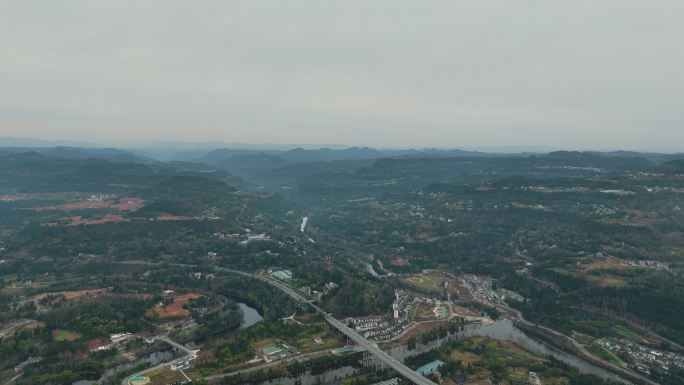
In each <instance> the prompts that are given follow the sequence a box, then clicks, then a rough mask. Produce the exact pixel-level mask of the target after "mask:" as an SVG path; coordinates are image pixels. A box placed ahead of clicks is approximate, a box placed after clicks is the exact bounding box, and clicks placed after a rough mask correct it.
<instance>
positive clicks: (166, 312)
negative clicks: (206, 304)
mask: <svg viewBox="0 0 684 385" xmlns="http://www.w3.org/2000/svg"><path fill="white" fill-rule="evenodd" d="M199 297H204V295H202V294H185V295H180V296H178V297H174V299H173V303H170V304H168V305H166V306H162V307H156V308H152V309H149V310H147V312H146V313H145V315H147V316H148V317H154V316H155V315H156V316H158V317H159V318H184V317H187V316H189V315H190V312H189V311H187V310H185V309H183V305H185V304H186V303H187V302H188V301H189V300H191V299H193V298H199Z"/></svg>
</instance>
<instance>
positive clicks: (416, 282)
mask: <svg viewBox="0 0 684 385" xmlns="http://www.w3.org/2000/svg"><path fill="white" fill-rule="evenodd" d="M404 282H406V283H408V284H409V285H411V286H414V287H416V288H418V289H422V290H427V291H439V290H440V289H441V285H440V281H439V280H436V279H434V278H431V277H428V276H425V275H415V276H412V277H408V278H406V279H405V280H404Z"/></svg>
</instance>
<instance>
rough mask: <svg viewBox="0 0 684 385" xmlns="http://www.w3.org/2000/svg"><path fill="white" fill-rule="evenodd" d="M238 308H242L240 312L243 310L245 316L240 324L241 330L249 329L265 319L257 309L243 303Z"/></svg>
mask: <svg viewBox="0 0 684 385" xmlns="http://www.w3.org/2000/svg"><path fill="white" fill-rule="evenodd" d="M238 306H239V307H240V310H242V314H243V316H242V322H241V323H240V329H247V328H248V327H250V326H252V325H254V324H256V323H258V322H261V321H263V320H264V317H263V316H262V315H261V314H259V312H258V311H257V310H256V309H255V308H253V307H249V306H248V305H247V304H244V303H242V302H239V303H238Z"/></svg>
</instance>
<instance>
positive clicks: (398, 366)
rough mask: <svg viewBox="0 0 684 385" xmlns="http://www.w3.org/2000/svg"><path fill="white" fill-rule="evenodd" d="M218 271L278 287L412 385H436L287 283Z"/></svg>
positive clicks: (231, 271) (242, 272)
mask: <svg viewBox="0 0 684 385" xmlns="http://www.w3.org/2000/svg"><path fill="white" fill-rule="evenodd" d="M216 269H217V270H220V271H225V272H229V273H234V274H239V275H242V276H246V277H251V278H255V279H258V280H260V281H263V282H266V283H268V284H269V285H272V286H275V287H277V288H278V289H280V290H282V291H283V292H285V293H286V294H288V295H289V296H290V297H292V298H293V299H294V300H296V301H298V302H305V303H307V304H309V306H311V307H312V308H314V309H315V310H316V312H318V313H319V314H321V315H322V316H323V317H324V318H325V320H326V321H327V322H328V323H329V324H330V325H331V326H332V327H334V328H335V329H337V330H339V331H340V332H341V333H342V334H344V335H346V336H347V337H349V339H351V340H352V341H354V342H355V343H356V344H357V345H359V346H361V347H363V348H365V349H366V350H367V351H368V352H369V353H371V354H372V355H374V356H375V358H377V359H378V360H379V361H380V362H382V363H383V364H384V365H385V366H387V367H390V368H392V369H394V370H395V371H396V372H397V373H399V374H400V375H401V376H403V377H404V378H406V379H407V380H409V381H411V382H412V383H414V384H416V385H435V383H434V382H432V381H430V380H429V379H427V378H426V377H424V376H423V375H421V374H419V373H417V372H416V371H414V370H413V369H411V368H409V367H408V366H406V365H404V364H403V363H401V362H400V361H399V360H397V359H396V358H394V357H392V356H391V355H389V354H388V353H386V352H385V351H384V350H382V349H380V348H379V347H378V346H377V345H376V344H374V343H372V342H370V341H368V340H367V339H365V338H363V337H362V336H361V335H360V334H359V333H357V332H356V331H355V330H353V329H351V328H349V327H348V326H347V325H345V324H344V323H343V322H340V321H339V320H338V319H337V318H335V317H333V316H331V315H330V314H328V313H327V312H325V310H323V309H321V308H320V307H318V306H316V305H315V304H314V303H313V301H312V300H310V299H307V298H305V297H304V296H303V295H302V294H301V293H300V292H298V291H297V290H294V289H292V288H291V287H290V286H288V285H286V284H285V283H283V282H280V281H278V280H275V279H272V278H269V277H265V276H261V275H255V274H250V273H245V272H244V271H239V270H232V269H226V268H221V267H217V268H216Z"/></svg>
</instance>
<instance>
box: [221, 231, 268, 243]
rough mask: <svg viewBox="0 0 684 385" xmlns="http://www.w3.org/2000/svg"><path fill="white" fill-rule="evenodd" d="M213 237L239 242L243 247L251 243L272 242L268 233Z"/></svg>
mask: <svg viewBox="0 0 684 385" xmlns="http://www.w3.org/2000/svg"><path fill="white" fill-rule="evenodd" d="M211 236H212V237H214V238H217V239H220V240H226V241H236V242H239V243H240V244H241V245H246V244H248V243H250V242H259V241H270V240H271V236H270V235H267V234H266V233H261V234H251V233H250V232H249V231H248V232H247V233H246V234H240V233H234V234H225V233H213V234H211Z"/></svg>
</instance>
